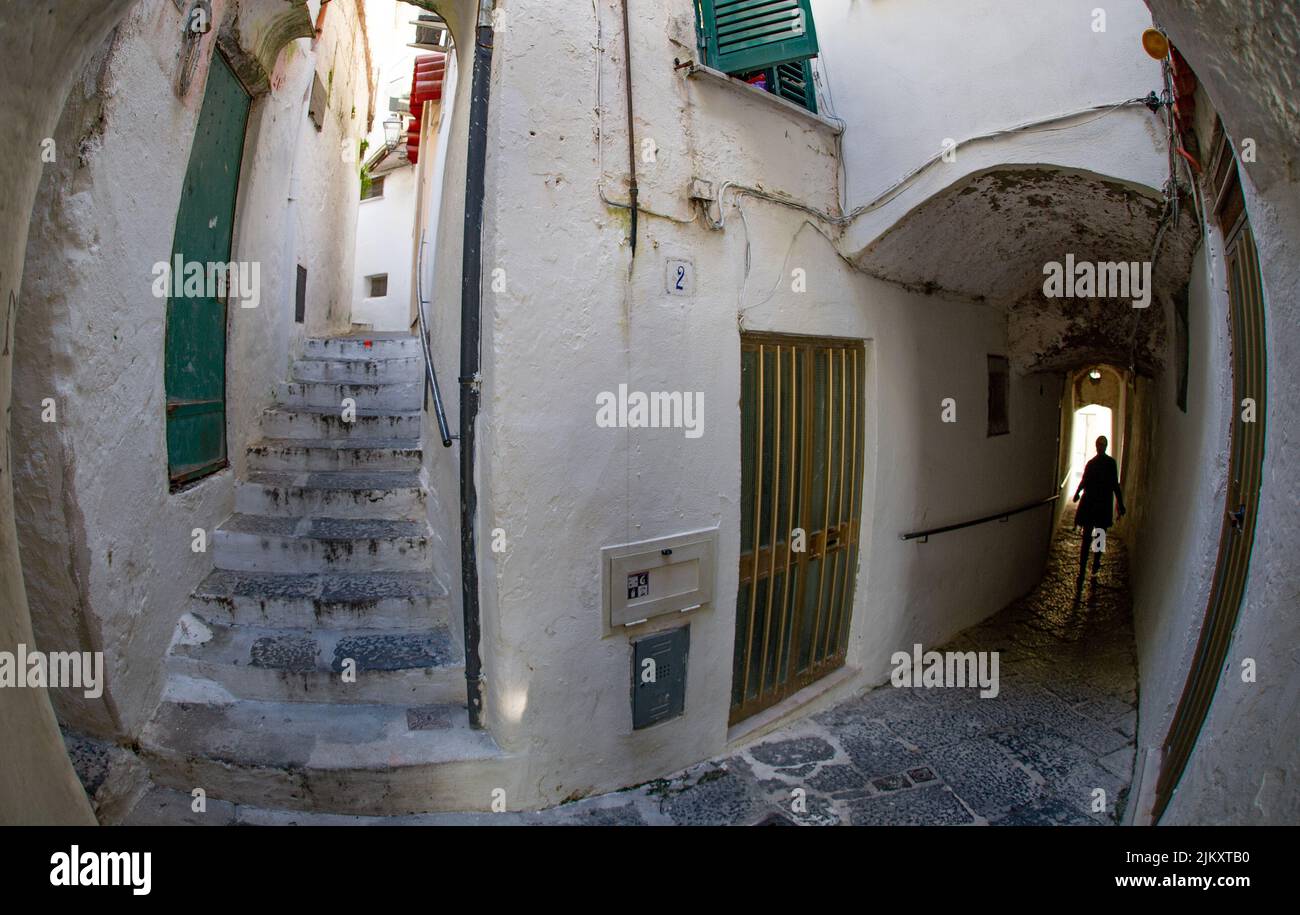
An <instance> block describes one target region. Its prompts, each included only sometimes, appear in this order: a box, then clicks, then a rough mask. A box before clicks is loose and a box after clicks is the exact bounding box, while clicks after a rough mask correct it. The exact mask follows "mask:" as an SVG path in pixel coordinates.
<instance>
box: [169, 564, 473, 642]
mask: <svg viewBox="0 0 1300 915" xmlns="http://www.w3.org/2000/svg"><path fill="white" fill-rule="evenodd" d="M190 607H191V609H192V611H193V612H194V613H197V614H198V615H199V616H201V617H202V618H203V619H205V620H208V621H209V622H212V623H216V624H218V625H232V624H240V625H248V626H263V627H267V628H285V629H292V628H303V629H310V628H314V627H317V626H321V627H324V628H327V629H348V628H365V629H408V628H410V629H415V628H420V627H423V626H432V625H437V624H442V623H444V622H445V621H446V620H447V614H448V613H449V612H450V610H449V602H448V598H447V589H446V588H445V587H443V585H442V583H441V582H439V581H438V580H437V579H436V578H435V577H434V576H433V575H432V574H431V573H429V572H424V571H421V572H358V573H352V574H340V573H328V572H327V573H303V574H297V575H283V574H277V573H273V572H231V571H227V570H224V569H217V570H215V571H213V572H212V573H210V574H209V575H208V577H207V578H205V579H203V581H202V582H200V583H199V586H198V587H197V588H195V589H194V593H193V594H192V595H191V597H190Z"/></svg>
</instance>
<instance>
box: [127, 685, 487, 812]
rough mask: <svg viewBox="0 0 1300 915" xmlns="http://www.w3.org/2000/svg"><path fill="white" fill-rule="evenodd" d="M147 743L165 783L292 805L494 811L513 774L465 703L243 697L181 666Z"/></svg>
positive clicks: (143, 742) (255, 802) (155, 772)
mask: <svg viewBox="0 0 1300 915" xmlns="http://www.w3.org/2000/svg"><path fill="white" fill-rule="evenodd" d="M140 747H141V751H142V753H143V755H144V757H145V759H146V760H147V761H148V763H149V769H150V773H151V774H152V776H153V780H154V783H155V784H158V785H161V786H163V787H166V788H174V789H176V790H178V791H184V792H187V793H188V792H191V791H193V790H194V789H195V788H202V789H203V790H204V791H205V792H206V793H207V796H208V797H209V798H210V799H213V798H214V799H217V800H224V801H230V802H233V803H239V804H247V805H251V806H263V807H280V808H285V809H291V810H311V811H316V812H333V813H350V814H364V815H371V816H387V815H393V814H409V813H426V812H434V811H440V810H487V809H490V807H491V804H492V800H493V796H492V786H493V785H498V786H511V784H512V783H511V773H510V772H509V771H507V769H506V764H507V757H506V756H505V755H504V754H503V753H502V752H501V751H500V750H499V749H498V748H497V746H496V744H495V743H494V742H493V740H492V738H491V736H490V735H489V734H488V732H487V731H475V730H471V729H470V727H469V722H468V720H467V717H466V712H465V709H464V708H463V706H462V705H461V704H456V705H450V706H431V707H428V706H426V707H421V708H415V707H410V706H401V705H362V704H356V705H351V704H346V705H345V704H324V703H314V702H259V701H253V700H239V701H236V700H235V699H234V698H233V697H232V696H230V695H229V694H226V693H223V692H222V691H221V690H220V689H219V687H217V685H216V684H214V683H212V682H211V681H203V680H192V679H190V678H187V677H179V676H173V677H170V678H169V679H168V683H167V691H166V693H165V694H164V697H163V702H162V704H161V705H160V706H159V708H158V711H157V713H156V714H155V715H154V717H153V719H152V720H151V721H150V722H149V724H148V725H147V726H146V727H145V729H144V733H143V734H142V735H141V738H140ZM507 790H509V788H508V787H507Z"/></svg>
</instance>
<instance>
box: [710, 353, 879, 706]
mask: <svg viewBox="0 0 1300 915" xmlns="http://www.w3.org/2000/svg"><path fill="white" fill-rule="evenodd" d="M865 360H866V352H865V349H864V347H863V344H862V343H861V341H854V340H833V339H816V338H810V337H793V336H783V335H777V334H758V333H754V334H743V335H742V336H741V521H740V541H741V546H740V588H739V590H738V592H737V597H736V644H735V661H734V666H733V672H732V686H731V715H730V721H731V723H733V724H734V723H735V722H737V721H740V720H742V719H744V718H747V717H749V716H750V715H753V714H754V713H755V712H759V711H761V710H763V709H765V708H768V707H769V706H771V705H775V704H776V703H777V702H780V701H781V700H782V699H784V698H785V697H787V696H789V695H790V694H792V693H794V692H797V691H798V690H800V689H802V688H803V687H804V686H807V685H808V684H810V683H812V682H814V681H815V680H817V679H819V678H821V677H823V676H825V675H826V674H827V673H829V672H830V671H832V670H835V669H836V668H838V667H841V666H842V665H843V664H844V656H845V649H846V647H847V644H848V633H849V618H850V616H851V613H852V607H853V588H854V583H855V580H856V572H857V552H858V551H857V546H858V531H859V522H860V512H859V505H860V503H861V501H862V488H861V481H860V477H861V474H862V467H863V464H862V453H863V432H864V423H863V405H862V398H861V396H860V391H861V388H862V384H863V379H864V378H865V369H866V365H865Z"/></svg>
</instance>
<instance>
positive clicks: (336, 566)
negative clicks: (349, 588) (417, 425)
mask: <svg viewBox="0 0 1300 915" xmlns="http://www.w3.org/2000/svg"><path fill="white" fill-rule="evenodd" d="M429 535H430V531H429V527H428V525H427V524H426V523H425V522H423V521H393V520H381V519H366V518H295V517H286V518H277V517H272V516H269V515H241V514H235V515H231V516H230V517H229V518H227V519H226V520H225V521H224V522H223V523H222V524H221V526H220V527H218V528H217V530H216V534H215V536H214V537H213V561H214V563H215V565H216V567H217V568H218V569H228V570H231V571H236V572H419V571H422V570H426V569H429V568H430V567H431V565H432V561H433V558H432V551H431V545H430V537H429Z"/></svg>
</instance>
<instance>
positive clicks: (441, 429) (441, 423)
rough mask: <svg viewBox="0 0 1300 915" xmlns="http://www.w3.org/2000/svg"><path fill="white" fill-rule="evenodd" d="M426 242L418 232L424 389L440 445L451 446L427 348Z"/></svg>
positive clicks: (417, 284) (417, 285)
mask: <svg viewBox="0 0 1300 915" xmlns="http://www.w3.org/2000/svg"><path fill="white" fill-rule="evenodd" d="M426 244H427V242H426V241H425V237H424V232H421V233H420V254H419V256H418V257H416V264H415V296H416V298H417V299H418V300H419V302H420V307H419V309H418V312H419V315H420V348H421V349H422V350H423V351H424V380H425V390H426V391H427V390H432V391H433V415H434V418H436V419H437V420H438V434H439V435H441V436H442V447H444V448H450V447H451V439H452V435H451V429H450V428H448V426H447V414H446V412H445V411H444V410H443V408H442V392H441V391H440V390H439V389H438V375H437V373H436V372H434V370H433V353H432V352H431V351H430V349H429V325H428V321H427V320H426V319H425V317H424V306H425V305H426V304H428V302H427V301H426V300H425V298H424V246H425V245H426Z"/></svg>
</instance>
